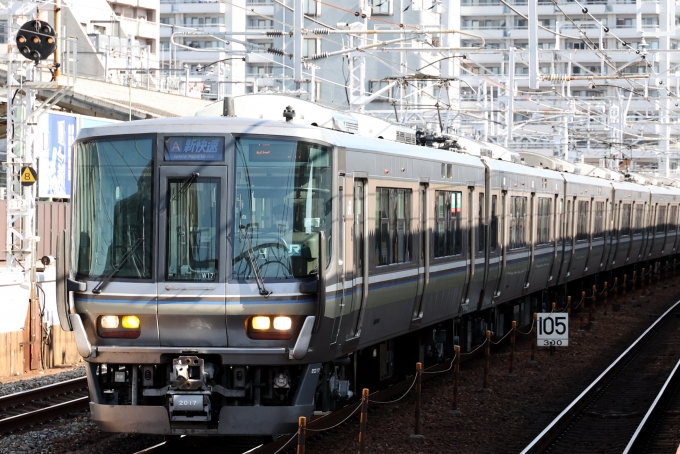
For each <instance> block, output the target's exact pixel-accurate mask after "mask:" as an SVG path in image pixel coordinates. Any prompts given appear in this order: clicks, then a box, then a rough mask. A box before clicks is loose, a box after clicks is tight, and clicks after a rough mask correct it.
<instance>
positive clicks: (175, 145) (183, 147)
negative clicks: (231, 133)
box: [165, 136, 224, 161]
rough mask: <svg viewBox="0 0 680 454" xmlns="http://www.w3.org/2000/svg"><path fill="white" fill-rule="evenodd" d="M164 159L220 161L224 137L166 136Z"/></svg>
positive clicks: (222, 158)
mask: <svg viewBox="0 0 680 454" xmlns="http://www.w3.org/2000/svg"><path fill="white" fill-rule="evenodd" d="M165 160H166V161H222V160H224V137H191V136H181V137H166V138H165Z"/></svg>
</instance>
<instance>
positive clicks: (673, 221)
mask: <svg viewBox="0 0 680 454" xmlns="http://www.w3.org/2000/svg"><path fill="white" fill-rule="evenodd" d="M677 221H678V207H677V205H673V206H672V207H671V208H670V210H668V231H669V232H673V231H675V229H676V225H677Z"/></svg>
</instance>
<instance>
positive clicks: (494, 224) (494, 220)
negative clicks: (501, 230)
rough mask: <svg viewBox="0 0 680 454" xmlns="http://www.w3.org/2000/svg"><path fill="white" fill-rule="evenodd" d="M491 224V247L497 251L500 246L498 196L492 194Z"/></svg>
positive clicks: (493, 250)
mask: <svg viewBox="0 0 680 454" xmlns="http://www.w3.org/2000/svg"><path fill="white" fill-rule="evenodd" d="M490 221H491V222H490V226H489V230H490V232H489V247H490V248H491V252H495V251H496V247H498V196H496V195H492V196H491V219H490Z"/></svg>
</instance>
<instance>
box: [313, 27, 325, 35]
mask: <svg viewBox="0 0 680 454" xmlns="http://www.w3.org/2000/svg"><path fill="white" fill-rule="evenodd" d="M311 32H312V33H313V34H315V35H327V34H328V29H327V28H313V29H312V30H311Z"/></svg>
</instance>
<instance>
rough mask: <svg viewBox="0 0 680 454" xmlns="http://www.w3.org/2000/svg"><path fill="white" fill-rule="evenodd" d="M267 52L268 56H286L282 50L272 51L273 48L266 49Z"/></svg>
mask: <svg viewBox="0 0 680 454" xmlns="http://www.w3.org/2000/svg"><path fill="white" fill-rule="evenodd" d="M267 52H269V53H270V54H274V55H278V56H279V57H283V56H285V55H286V54H285V53H284V52H283V51H282V50H280V49H274V48H273V47H268V48H267Z"/></svg>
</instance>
